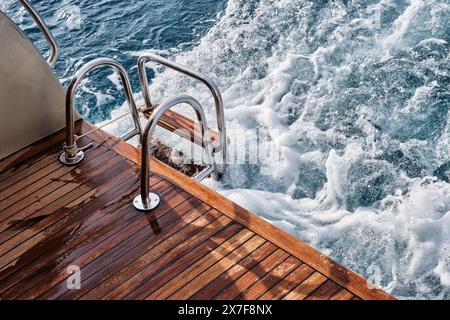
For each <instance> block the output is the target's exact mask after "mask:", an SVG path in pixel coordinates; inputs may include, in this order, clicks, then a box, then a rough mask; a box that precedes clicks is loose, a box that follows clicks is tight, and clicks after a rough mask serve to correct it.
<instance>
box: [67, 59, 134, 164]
mask: <svg viewBox="0 0 450 320" xmlns="http://www.w3.org/2000/svg"><path fill="white" fill-rule="evenodd" d="M103 66H107V67H111V68H113V69H114V70H115V71H116V72H117V73H119V76H120V79H121V82H122V85H123V88H124V90H125V95H126V97H127V101H128V106H129V108H130V113H131V115H132V117H133V121H134V126H135V127H134V129H133V130H132V131H131V132H129V133H128V134H126V135H125V136H126V138H123V139H125V140H126V139H129V138H131V137H133V136H136V135H138V134H139V135H141V133H142V129H141V123H140V120H139V111H138V108H137V107H136V102H135V101H134V97H133V91H132V89H131V84H130V80H129V78H128V75H127V72H126V71H125V69H124V67H123V66H122V65H121V64H120V63H119V62H117V61H116V60H114V59H110V58H98V59H94V60H92V61H90V62H88V63H87V64H85V65H84V66H83V67H82V68H81V69H80V70H78V71H77V73H75V76H74V77H73V78H72V80H71V81H70V83H69V86H68V87H67V93H66V145H65V146H64V152H63V153H62V154H61V156H60V158H59V159H60V161H61V162H62V163H64V164H66V165H74V164H77V163H79V162H81V161H82V160H83V158H84V153H83V150H84V149H86V147H83V148H78V146H77V143H76V141H75V140H76V139H75V124H74V106H73V96H74V94H75V90H76V89H77V87H78V85H79V84H80V82H81V80H82V79H83V78H84V77H85V75H86V74H87V73H88V72H89V71H92V70H94V69H97V68H99V67H103Z"/></svg>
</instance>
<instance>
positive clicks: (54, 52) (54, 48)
mask: <svg viewBox="0 0 450 320" xmlns="http://www.w3.org/2000/svg"><path fill="white" fill-rule="evenodd" d="M19 2H20V3H21V4H22V6H23V7H24V8H25V9H26V10H27V11H28V13H29V14H30V15H31V17H33V20H34V22H35V23H36V24H37V26H38V27H39V29H40V30H41V32H42V33H43V34H44V37H45V39H46V40H47V42H48V44H49V45H50V55H49V56H48V58H47V62H48V64H49V65H50V66H51V67H53V66H54V65H55V62H56V60H57V59H58V55H59V48H58V44H57V43H56V40H55V38H53V35H52V33H51V32H50V30H49V28H48V27H47V25H46V24H45V22H44V20H42V18H41V16H40V15H39V13H38V12H37V11H36V10H35V9H34V7H33V6H32V5H31V4H30V2H29V1H28V0H19Z"/></svg>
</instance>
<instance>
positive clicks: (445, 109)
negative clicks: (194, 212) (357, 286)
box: [151, 0, 450, 298]
mask: <svg viewBox="0 0 450 320" xmlns="http://www.w3.org/2000/svg"><path fill="white" fill-rule="evenodd" d="M449 19H450V4H449V3H448V2H446V1H420V0H412V1H406V0H403V1H390V0H383V1H379V2H377V1H369V0H368V1H313V2H312V1H297V0H281V1H270V0H260V1H245V0H230V1H228V5H227V8H226V9H225V11H224V13H223V14H222V16H221V18H220V20H219V21H218V22H217V23H216V24H215V25H214V26H213V27H212V28H211V29H210V30H209V32H208V33H207V34H206V35H205V36H204V37H203V38H202V39H201V40H200V42H199V44H198V45H197V46H195V47H194V48H193V49H192V50H189V51H186V52H182V53H179V54H177V55H176V56H175V57H173V58H175V59H176V60H177V61H178V62H179V63H183V64H186V65H189V66H191V67H192V68H194V69H197V70H199V71H200V72H203V73H204V74H207V75H209V76H210V77H211V78H213V79H214V80H215V81H216V82H217V83H218V84H219V87H220V88H221V90H222V92H223V95H224V99H225V102H226V116H227V126H228V128H229V129H228V132H229V135H230V137H231V141H236V139H239V132H242V131H241V130H248V129H253V128H276V129H279V130H280V131H281V134H280V135H279V136H278V137H273V139H272V141H271V143H272V144H274V145H275V144H276V145H277V146H279V148H280V150H281V156H282V161H281V163H273V164H270V163H269V164H265V165H264V166H239V167H232V168H230V170H229V173H228V175H227V177H226V179H225V180H224V181H223V182H221V183H216V182H213V181H207V182H206V183H207V184H209V185H210V186H212V187H214V188H216V189H217V190H218V191H219V192H221V193H223V194H224V195H225V196H227V197H229V198H231V199H232V200H234V201H236V202H237V203H239V204H240V205H242V206H244V207H246V208H248V209H250V210H252V211H254V212H256V213H257V214H259V215H260V216H262V217H264V218H265V219H267V220H269V221H271V222H272V223H274V224H276V225H277V226H279V227H281V228H283V229H285V230H287V231H288V232H290V233H292V234H294V235H296V236H297V237H299V238H300V239H302V240H304V241H306V242H308V243H309V244H311V245H313V246H314V247H316V248H318V249H319V250H321V251H323V252H325V253H327V254H328V255H330V256H331V257H332V258H334V259H336V260H337V261H339V262H341V263H342V264H344V265H346V266H347V267H349V268H351V269H352V270H354V271H356V272H358V273H360V274H362V275H363V276H365V277H367V278H369V280H371V281H373V282H375V283H376V284H378V285H380V286H382V287H383V288H384V289H386V290H387V291H389V292H391V293H392V294H394V295H395V296H397V297H401V298H450V251H449V240H450V233H449V231H448V230H450V184H449V180H450V124H449V120H450V113H449V107H450V106H449V104H450V102H449V101H450V90H449V89H450V87H449V84H450V55H449V53H450V47H449V42H450V27H449V26H448V21H449ZM151 91H152V94H153V95H154V96H155V97H156V100H161V99H164V97H168V96H171V95H173V94H175V93H179V92H188V93H191V94H193V95H195V96H197V97H199V98H200V99H201V101H202V102H203V103H204V104H205V105H206V106H208V111H209V112H208V115H209V119H210V123H214V117H215V116H214V112H213V104H212V101H211V99H210V97H209V96H208V94H207V92H206V91H205V90H203V88H202V87H201V86H199V85H196V84H194V83H192V82H190V81H189V80H186V79H184V78H182V77H180V76H178V75H176V74H174V73H173V72H170V71H160V70H159V71H158V72H157V74H156V77H155V79H154V81H153V84H152V86H151ZM242 148H243V147H242ZM238 152H245V150H244V149H242V150H239V151H238Z"/></svg>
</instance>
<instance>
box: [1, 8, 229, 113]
mask: <svg viewBox="0 0 450 320" xmlns="http://www.w3.org/2000/svg"><path fill="white" fill-rule="evenodd" d="M30 3H31V4H32V5H33V6H34V7H35V9H36V10H37V11H38V12H39V13H40V14H41V16H42V17H43V18H44V20H45V21H46V23H47V24H48V26H49V27H50V29H51V30H52V32H53V35H54V36H55V38H56V40H57V42H58V44H59V46H60V49H61V51H60V52H61V54H60V57H59V59H58V61H57V63H56V65H55V72H56V74H57V75H58V77H59V78H60V79H61V80H62V83H63V84H66V83H67V82H68V79H69V78H70V77H71V76H72V75H73V74H74V73H75V71H76V70H77V69H78V68H79V67H80V66H82V65H83V64H84V63H86V62H88V61H90V60H92V59H95V58H98V57H112V58H114V59H117V60H118V61H120V63H122V64H123V65H124V66H125V67H126V69H127V70H128V71H130V70H131V69H133V68H134V67H135V65H136V61H137V57H136V56H134V55H132V54H130V53H131V52H137V51H139V50H142V49H143V48H154V49H158V50H163V51H165V50H170V51H171V52H173V53H175V52H180V51H185V50H189V49H190V48H192V46H193V45H194V44H195V43H196V42H198V41H199V39H200V38H201V37H202V36H203V35H204V34H205V33H206V32H207V31H208V29H209V28H210V27H211V26H212V25H213V24H214V23H215V21H217V19H218V17H219V15H220V13H221V12H222V11H223V9H224V8H225V6H226V1H224V0H206V1H205V0H193V1H187V0H152V1H147V0H132V1H120V0H100V1H92V0H71V1H68V0H64V1H60V0H50V1H30ZM0 9H2V10H3V11H4V12H5V13H6V14H8V15H9V16H10V17H11V18H12V19H13V20H14V21H15V22H16V23H19V24H20V25H21V26H22V28H23V30H24V31H25V32H26V34H27V35H28V36H29V37H30V38H31V39H32V40H33V42H34V44H35V45H36V47H37V48H38V49H39V50H40V51H41V52H42V53H43V54H44V55H45V54H47V50H48V49H47V48H48V46H47V43H46V41H45V39H44V38H43V37H42V34H41V33H40V30H39V29H38V28H37V26H36V25H35V24H34V23H33V20H32V18H31V17H30V16H29V15H28V14H27V13H26V12H25V11H24V10H23V8H22V7H21V5H20V4H19V3H18V1H15V0H14V1H8V0H2V4H1V6H0ZM78 10H79V11H78ZM78 15H80V17H81V20H80V21H79V25H78V23H77V21H74V19H77V17H78ZM71 23H72V25H71ZM110 73H111V71H108V70H106V71H105V70H101V71H99V72H97V73H94V75H95V76H96V78H95V79H102V77H104V76H105V74H106V75H108V74H110ZM129 74H130V78H131V81H132V84H133V87H135V88H136V87H137V86H138V78H137V76H136V72H134V73H133V72H129ZM102 89H103V90H104V91H105V93H107V94H108V96H105V97H106V98H105V99H106V101H103V100H101V101H100V102H101V103H100V104H99V103H98V102H99V101H98V96H97V97H96V96H95V95H94V94H89V93H88V94H86V95H84V96H83V97H82V99H83V100H82V104H83V103H84V106H83V107H79V109H80V111H81V113H82V115H83V117H84V118H86V119H88V120H89V121H92V122H99V121H102V120H104V119H105V118H107V117H109V116H110V113H111V110H112V109H114V108H116V107H117V106H118V101H120V100H121V99H124V95H123V94H122V92H121V90H117V88H115V87H114V86H111V83H109V84H108V83H107V82H105V81H102V80H96V81H95V83H94V84H93V85H89V90H90V91H102ZM103 102H104V103H103Z"/></svg>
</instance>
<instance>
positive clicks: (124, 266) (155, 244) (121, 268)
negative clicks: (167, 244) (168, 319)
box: [81, 210, 220, 297]
mask: <svg viewBox="0 0 450 320" xmlns="http://www.w3.org/2000/svg"><path fill="white" fill-rule="evenodd" d="M209 213H211V210H208V211H207V212H205V213H203V214H202V215H200V216H199V217H197V218H196V219H195V220H194V221H192V222H191V223H194V222H195V221H198V220H200V219H202V218H203V217H205V216H206V215H208V214H209ZM219 218H220V216H217V217H214V219H212V220H211V221H209V223H207V225H206V226H208V225H210V224H212V223H213V222H215V221H217V220H218V219H219ZM188 226H189V225H188V224H187V225H184V226H183V227H182V228H181V229H180V230H178V231H177V232H176V233H173V234H168V235H165V237H161V238H160V239H157V240H156V241H155V242H154V243H152V245H151V246H150V247H149V248H147V249H146V251H145V252H143V253H141V255H139V256H137V257H136V258H135V259H133V260H130V261H128V263H127V264H126V265H122V266H121V267H119V270H117V271H116V272H115V274H117V273H119V272H120V271H122V270H124V269H125V268H126V267H128V266H130V265H131V264H132V263H134V262H135V261H137V260H138V259H140V258H141V257H142V256H144V255H145V254H148V253H149V252H150V251H151V250H152V249H154V248H155V247H157V246H158V245H160V244H161V243H163V242H164V241H165V240H167V239H168V238H170V237H174V236H176V235H177V234H178V233H181V232H182V231H183V230H184V229H186V228H187V227H188ZM206 226H205V227H206ZM201 230H203V228H201V229H200V230H196V232H195V235H196V234H198V233H199V232H200V231H201ZM182 243H183V242H180V243H178V244H176V246H175V247H174V248H171V249H170V250H169V251H168V252H166V253H164V254H163V255H161V256H158V257H157V258H156V259H155V260H153V261H152V262H150V263H148V265H151V264H152V263H154V261H156V260H157V259H159V258H160V257H162V256H165V255H167V254H169V252H171V251H172V250H173V249H175V248H177V247H178V246H179V245H181V244H182ZM138 246H139V244H137V245H136V246H134V247H133V248H132V249H134V248H137V247H138ZM132 249H130V250H129V251H131V250H132ZM126 253H127V252H123V253H121V254H120V255H119V256H117V257H116V258H115V259H114V261H117V260H118V259H119V258H120V257H122V256H123V255H125V254H126ZM143 268H146V266H144V267H142V268H140V269H139V271H138V272H136V273H135V274H132V275H131V276H130V275H129V274H127V275H128V276H129V277H126V279H125V280H123V281H120V283H116V284H115V285H114V288H110V291H112V290H114V289H115V288H117V287H118V286H120V285H121V284H123V283H124V282H126V281H127V280H128V279H130V278H131V277H134V276H135V275H137V274H139V272H140V271H141V270H142V269H143ZM113 276H114V274H113V275H111V276H110V277H108V278H107V279H104V280H103V282H107V281H108V279H110V278H111V277H113ZM94 289H95V288H93V289H92V290H94ZM92 290H90V291H89V292H86V293H83V295H82V296H81V297H83V296H86V295H88V294H89V293H90V292H91V291H92ZM103 296H104V295H103ZM103 296H102V297H103Z"/></svg>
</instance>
